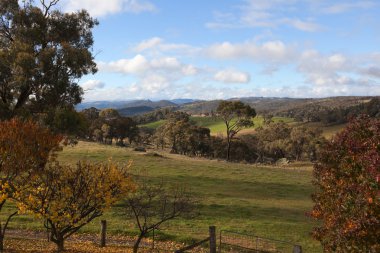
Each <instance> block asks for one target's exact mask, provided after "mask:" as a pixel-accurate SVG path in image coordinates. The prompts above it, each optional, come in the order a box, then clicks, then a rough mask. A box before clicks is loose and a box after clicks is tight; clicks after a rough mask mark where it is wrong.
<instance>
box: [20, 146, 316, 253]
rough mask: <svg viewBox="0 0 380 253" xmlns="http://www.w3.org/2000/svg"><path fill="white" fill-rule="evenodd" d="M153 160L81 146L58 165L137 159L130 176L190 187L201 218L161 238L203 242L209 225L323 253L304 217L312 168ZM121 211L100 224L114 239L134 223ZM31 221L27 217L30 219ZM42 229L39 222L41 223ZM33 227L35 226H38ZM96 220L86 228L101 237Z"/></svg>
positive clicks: (173, 225)
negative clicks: (114, 236) (136, 174)
mask: <svg viewBox="0 0 380 253" xmlns="http://www.w3.org/2000/svg"><path fill="white" fill-rule="evenodd" d="M160 154H161V155H162V156H163V157H160V156H150V155H146V154H145V153H138V152H134V151H132V150H131V149H127V148H117V147H113V146H105V145H100V144H95V143H88V142H80V143H79V145H77V146H74V147H65V148H64V151H63V153H61V154H60V155H59V160H61V161H62V162H65V163H73V162H75V161H77V160H79V159H81V160H83V159H85V160H90V161H105V160H107V159H109V158H110V157H112V159H113V160H114V161H115V162H126V161H128V160H133V166H132V169H131V173H139V172H140V173H141V172H144V173H147V174H148V175H149V177H151V179H152V180H154V181H157V182H160V181H161V180H165V181H166V182H172V183H177V184H178V183H179V184H181V185H188V186H189V187H190V188H191V190H192V191H193V192H194V195H195V196H197V197H198V198H199V201H200V204H201V205H200V210H199V212H200V216H199V217H196V218H194V219H190V220H189V219H182V218H181V219H178V220H174V221H172V222H170V223H168V224H167V225H165V226H164V227H163V228H162V231H160V234H161V235H165V236H166V238H172V239H175V240H184V239H187V240H188V239H189V238H198V239H200V238H203V237H205V236H207V232H208V231H207V229H208V226H209V225H216V226H217V229H219V230H220V229H225V230H233V231H237V232H245V233H254V234H255V235H259V236H262V237H267V238H274V239H280V240H285V241H291V242H298V243H300V244H301V245H302V246H303V248H304V250H305V252H309V253H313V252H315V253H317V252H321V248H320V246H319V243H318V242H316V241H314V240H313V239H311V237H310V234H309V233H310V231H311V229H312V227H313V226H314V225H315V222H314V221H313V220H311V219H309V218H308V217H307V216H305V212H307V211H309V210H310V209H311V206H312V202H311V199H310V194H311V193H312V191H313V186H312V185H311V178H312V172H311V169H310V167H301V168H300V167H298V165H296V164H294V165H290V166H289V167H260V166H259V167H258V166H257V165H246V164H233V163H226V162H219V161H215V160H214V161H210V160H203V159H196V158H188V157H184V156H180V155H172V154H168V153H160ZM121 213H122V208H121V207H120V206H115V207H114V208H113V209H112V210H111V211H108V212H107V213H106V215H105V216H104V217H102V219H106V220H107V221H108V224H109V225H108V232H109V233H110V234H120V233H121V234H133V231H135V227H134V225H133V223H132V221H131V220H127V219H126V218H125V217H123V216H120V215H121ZM28 217H29V216H28ZM28 219H30V220H32V219H33V218H26V217H25V216H17V217H15V221H14V223H13V224H14V225H13V226H14V227H18V226H23V225H24V224H29V226H31V225H30V223H28V222H25V221H26V220H28ZM38 224H39V223H38ZM32 225H33V226H37V223H36V222H35V221H34V223H32ZM98 231H99V221H98V220H95V221H94V222H92V223H91V224H89V225H88V226H85V227H84V228H83V229H82V232H84V233H88V232H89V233H98Z"/></svg>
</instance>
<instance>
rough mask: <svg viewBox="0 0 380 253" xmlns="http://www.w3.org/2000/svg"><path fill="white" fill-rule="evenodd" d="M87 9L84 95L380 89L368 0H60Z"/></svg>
mask: <svg viewBox="0 0 380 253" xmlns="http://www.w3.org/2000/svg"><path fill="white" fill-rule="evenodd" d="M59 8H60V9H61V10H63V11H67V12H70V11H75V10H78V9H82V8H84V9H87V10H88V11H89V12H90V14H91V15H92V16H94V17H96V18H97V19H98V20H99V22H100V25H99V26H98V27H96V28H95V29H94V38H95V45H94V53H95V55H96V62H97V64H98V68H99V71H98V73H97V74H95V75H91V76H86V77H84V78H82V79H81V80H80V85H81V86H82V87H83V88H84V90H85V96H84V98H85V101H94V100H126V99H155V100H157V99H173V98H198V99H221V98H231V97H247V96H264V97H327V96H346V95H380V15H379V13H380V1H378V0H362V1H349V0H337V1H332V0H308V1H306V0H191V1H190V0H189V1H187V0H182V1H179V0H177V1H175V0H157V1H153V0H107V1H99V0H81V1H77V0H61V2H60V6H59Z"/></svg>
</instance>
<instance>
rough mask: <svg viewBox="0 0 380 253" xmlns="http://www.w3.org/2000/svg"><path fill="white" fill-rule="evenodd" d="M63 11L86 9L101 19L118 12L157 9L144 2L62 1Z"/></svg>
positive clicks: (109, 0)
mask: <svg viewBox="0 0 380 253" xmlns="http://www.w3.org/2000/svg"><path fill="white" fill-rule="evenodd" d="M63 6H64V10H65V11H67V12H73V11H77V10H80V9H86V10H87V11H88V12H89V13H90V14H91V15H92V16H95V17H101V16H106V15H110V14H116V13H120V12H130V13H140V12H153V11H156V10H157V8H156V7H155V5H154V4H153V3H151V2H149V1H146V0H106V1H104V0H80V1H79V0H64V1H63Z"/></svg>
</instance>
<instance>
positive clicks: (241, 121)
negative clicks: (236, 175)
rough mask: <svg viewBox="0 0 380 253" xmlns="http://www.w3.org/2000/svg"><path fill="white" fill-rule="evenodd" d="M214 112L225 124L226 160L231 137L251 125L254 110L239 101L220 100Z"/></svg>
mask: <svg viewBox="0 0 380 253" xmlns="http://www.w3.org/2000/svg"><path fill="white" fill-rule="evenodd" d="M216 114H217V116H218V117H220V118H222V119H223V122H224V124H225V125H226V138H227V161H229V160H230V150H231V143H232V140H233V138H234V137H235V136H236V134H237V133H239V132H240V131H241V130H242V129H244V128H247V127H251V126H253V121H252V118H253V117H255V116H256V111H255V109H253V108H251V107H250V106H249V105H245V104H244V103H242V102H240V101H222V102H220V103H219V105H218V107H217V109H216Z"/></svg>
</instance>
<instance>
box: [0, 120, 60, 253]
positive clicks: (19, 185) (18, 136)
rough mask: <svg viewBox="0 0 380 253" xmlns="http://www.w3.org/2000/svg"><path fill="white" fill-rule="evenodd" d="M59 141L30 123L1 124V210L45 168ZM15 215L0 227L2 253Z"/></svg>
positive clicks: (0, 248)
mask: <svg viewBox="0 0 380 253" xmlns="http://www.w3.org/2000/svg"><path fill="white" fill-rule="evenodd" d="M60 141H61V137H59V136H56V135H53V134H52V133H51V132H50V131H49V130H48V129H46V128H43V127H40V126H38V125H37V124H35V123H33V122H31V121H26V122H23V121H21V120H19V119H12V120H10V121H0V211H1V209H2V208H3V206H4V204H5V202H6V201H7V200H8V199H12V198H14V196H15V195H18V194H19V193H20V191H22V190H23V189H24V187H25V184H26V183H27V182H28V181H29V180H30V178H31V177H32V175H33V174H35V173H38V172H39V171H41V170H43V169H44V167H45V164H46V162H47V160H48V158H49V156H50V155H51V154H52V152H54V151H57V150H58V149H59V143H60ZM16 213H17V212H14V213H12V214H11V215H10V216H9V217H8V218H7V220H6V222H5V224H3V225H1V224H0V251H2V250H3V241H4V235H5V230H6V229H7V226H8V222H9V220H10V219H11V218H12V216H14V215H16Z"/></svg>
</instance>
